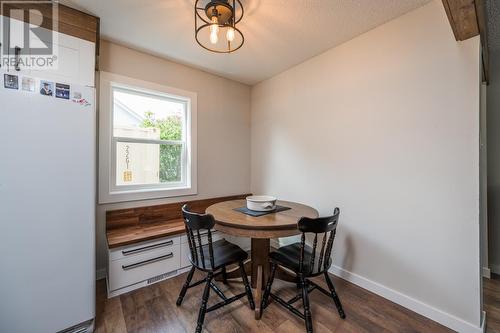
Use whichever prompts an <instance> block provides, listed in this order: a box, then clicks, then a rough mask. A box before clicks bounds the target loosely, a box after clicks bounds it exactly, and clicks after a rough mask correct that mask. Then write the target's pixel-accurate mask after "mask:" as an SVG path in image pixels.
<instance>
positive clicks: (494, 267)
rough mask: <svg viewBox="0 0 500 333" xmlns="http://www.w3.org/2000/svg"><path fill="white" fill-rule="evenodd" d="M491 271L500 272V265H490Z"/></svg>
mask: <svg viewBox="0 0 500 333" xmlns="http://www.w3.org/2000/svg"><path fill="white" fill-rule="evenodd" d="M490 266H491V271H492V272H493V273H495V274H500V265H490Z"/></svg>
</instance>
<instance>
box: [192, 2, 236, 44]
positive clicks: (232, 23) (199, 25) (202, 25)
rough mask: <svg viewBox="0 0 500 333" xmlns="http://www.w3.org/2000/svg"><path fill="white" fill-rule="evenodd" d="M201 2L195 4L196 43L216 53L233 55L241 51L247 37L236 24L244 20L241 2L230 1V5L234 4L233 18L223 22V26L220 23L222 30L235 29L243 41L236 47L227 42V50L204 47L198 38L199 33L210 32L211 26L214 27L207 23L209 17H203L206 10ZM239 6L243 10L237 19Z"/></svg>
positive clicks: (209, 22)
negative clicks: (201, 5)
mask: <svg viewBox="0 0 500 333" xmlns="http://www.w3.org/2000/svg"><path fill="white" fill-rule="evenodd" d="M200 1H202V0H196V2H195V4H194V29H195V39H196V42H197V43H198V44H199V45H200V46H201V47H203V48H204V49H206V50H208V51H211V52H215V53H231V52H234V51H236V50H238V49H240V48H241V47H242V46H243V44H244V43H245V36H243V33H242V32H241V31H240V30H239V29H238V28H237V27H236V24H238V23H239V22H240V21H241V19H242V18H243V14H244V10H243V6H242V4H241V1H240V0H232V1H231V0H229V1H228V3H231V2H232V17H231V19H230V20H228V21H227V22H223V23H222V24H220V23H219V27H221V28H233V29H234V32H235V34H236V33H237V34H239V35H240V37H241V41H240V43H239V44H237V45H236V47H234V46H233V44H232V43H231V42H230V41H227V49H226V50H221V49H216V48H212V47H210V46H209V45H204V44H203V43H202V42H201V41H200V39H199V37H198V35H199V33H200V32H201V31H205V30H209V29H210V26H211V25H212V22H211V21H207V19H208V17H207V18H204V17H203V16H206V13H205V10H206V8H204V7H199V2H200ZM211 2H212V1H210V2H209V3H211ZM230 6H231V5H230ZM237 6H239V7H240V9H241V14H240V15H239V17H238V18H237V17H236V9H237ZM200 12H201V13H200ZM199 20H201V22H199Z"/></svg>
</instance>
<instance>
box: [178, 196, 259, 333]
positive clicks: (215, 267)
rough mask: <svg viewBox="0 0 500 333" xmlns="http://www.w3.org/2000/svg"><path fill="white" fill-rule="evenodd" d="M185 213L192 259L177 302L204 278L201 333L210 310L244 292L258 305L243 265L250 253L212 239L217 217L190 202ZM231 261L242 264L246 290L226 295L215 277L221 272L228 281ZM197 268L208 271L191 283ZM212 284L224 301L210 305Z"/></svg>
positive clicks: (198, 329) (180, 302)
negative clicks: (193, 208) (195, 209)
mask: <svg viewBox="0 0 500 333" xmlns="http://www.w3.org/2000/svg"><path fill="white" fill-rule="evenodd" d="M182 215H183V217H184V224H185V226H186V235H187V239H188V244H189V250H190V256H189V260H190V261H191V264H192V267H191V270H190V271H189V273H188V276H187V278H186V282H185V283H184V285H183V286H182V289H181V292H180V294H179V298H178V299H177V306H180V305H181V304H182V300H183V299H184V296H185V295H186V291H187V290H188V288H191V287H194V286H197V285H199V284H202V283H204V282H205V283H206V284H205V289H204V291H203V298H202V300H201V307H200V311H199V314H198V322H197V326H196V333H199V332H201V330H202V327H203V321H204V319H205V314H206V313H207V312H210V311H213V310H216V309H218V308H220V307H222V306H224V305H227V304H230V303H232V302H234V301H236V300H238V299H240V298H242V297H243V296H245V295H246V296H247V297H248V303H249V304H250V307H251V308H252V310H253V309H255V304H254V301H253V296H252V291H251V289H250V285H249V283H248V278H247V274H246V272H245V268H244V265H243V261H244V260H246V259H247V258H248V254H247V253H246V252H245V251H243V250H242V249H241V248H240V247H239V246H237V245H234V244H232V243H229V242H227V241H226V240H224V239H221V240H218V241H216V242H212V231H211V230H212V228H213V227H214V225H215V221H214V217H213V216H212V215H210V214H197V213H193V212H190V211H189V208H188V206H187V205H184V206H183V207H182ZM204 231H206V240H205V235H204V234H203V232H204ZM231 264H238V265H239V267H240V272H241V278H242V279H243V284H244V285H245V292H244V293H241V294H238V295H235V296H233V297H231V298H227V297H226V296H225V295H224V293H223V292H222V291H221V290H220V289H219V288H218V287H217V286H216V285H215V283H214V278H215V277H216V276H218V275H221V274H222V277H223V281H224V283H227V281H226V266H227V265H231ZM196 269H198V270H200V271H203V272H206V273H207V277H206V278H204V279H203V280H200V281H198V282H195V283H193V284H191V279H192V278H193V274H194V272H195V270H196ZM210 288H211V289H213V291H215V293H216V294H217V295H218V296H219V297H220V298H221V299H222V301H221V302H219V303H217V304H214V305H212V306H211V307H209V308H207V304H208V297H209V294H210Z"/></svg>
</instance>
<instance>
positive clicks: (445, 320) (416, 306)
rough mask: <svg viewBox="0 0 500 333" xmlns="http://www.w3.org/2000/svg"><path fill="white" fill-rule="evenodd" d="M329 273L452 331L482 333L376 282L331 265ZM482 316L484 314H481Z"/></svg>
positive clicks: (459, 320) (476, 328) (467, 324)
mask: <svg viewBox="0 0 500 333" xmlns="http://www.w3.org/2000/svg"><path fill="white" fill-rule="evenodd" d="M330 273H332V274H334V275H336V276H338V277H340V278H342V279H344V280H347V281H349V282H351V283H354V284H355V285H358V286H360V287H362V288H364V289H367V290H369V291H371V292H373V293H375V294H377V295H379V296H382V297H384V298H386V299H388V300H390V301H392V302H394V303H396V304H399V305H401V306H403V307H405V308H407V309H410V310H412V311H414V312H416V313H418V314H420V315H422V316H424V317H427V318H429V319H432V320H434V321H435V322H438V323H440V324H441V325H444V326H446V327H448V328H451V329H452V330H454V331H457V332H460V333H483V330H484V328H483V326H485V325H484V323H483V325H481V327H478V326H475V325H473V324H471V323H468V322H466V321H464V320H462V319H460V318H457V317H455V316H453V315H451V314H449V313H446V312H444V311H441V310H439V309H436V308H434V307H432V306H430V305H428V304H425V303H423V302H421V301H418V300H416V299H413V298H411V297H409V296H407V295H404V294H402V293H400V292H398V291H396V290H393V289H390V288H388V287H386V286H383V285H381V284H379V283H377V282H374V281H371V280H368V279H367V278H364V277H362V276H360V275H357V274H355V273H351V272H349V271H347V270H344V269H343V268H340V267H338V266H334V265H332V267H331V268H330ZM483 316H484V314H483Z"/></svg>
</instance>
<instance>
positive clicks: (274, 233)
mask: <svg viewBox="0 0 500 333" xmlns="http://www.w3.org/2000/svg"><path fill="white" fill-rule="evenodd" d="M276 204H277V205H278V206H284V207H289V208H290V209H288V210H284V211H280V212H274V213H270V214H266V215H263V216H258V217H254V216H250V215H247V214H244V213H242V212H239V211H236V210H235V209H236V208H241V207H245V206H246V201H245V200H231V201H224V202H220V203H217V204H214V205H212V206H210V207H208V208H207V210H206V213H207V214H212V215H213V216H214V218H215V229H216V230H218V231H220V232H222V233H224V234H227V235H231V236H238V237H248V238H251V240H252V241H251V249H252V252H251V260H250V261H249V262H247V263H246V264H245V269H246V270H247V272H249V273H251V276H252V279H251V281H252V288H255V293H254V297H255V318H256V319H260V316H261V308H260V303H261V299H262V289H263V287H264V286H265V282H266V281H267V278H268V276H269V270H270V265H269V252H270V242H271V238H279V237H288V236H294V235H298V234H299V233H300V231H299V230H298V228H297V222H298V221H299V219H300V218H301V217H310V218H316V217H318V212H317V211H316V209H314V208H312V207H309V206H306V205H303V204H300V203H296V202H291V201H277V203H276ZM226 276H227V278H228V279H231V278H239V277H240V276H239V272H237V269H236V268H235V269H234V270H233V271H228V272H227V274H226ZM275 278H276V279H281V280H286V281H290V282H296V279H295V276H294V275H292V274H290V273H287V272H286V271H285V270H278V271H277V272H276V275H275Z"/></svg>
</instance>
